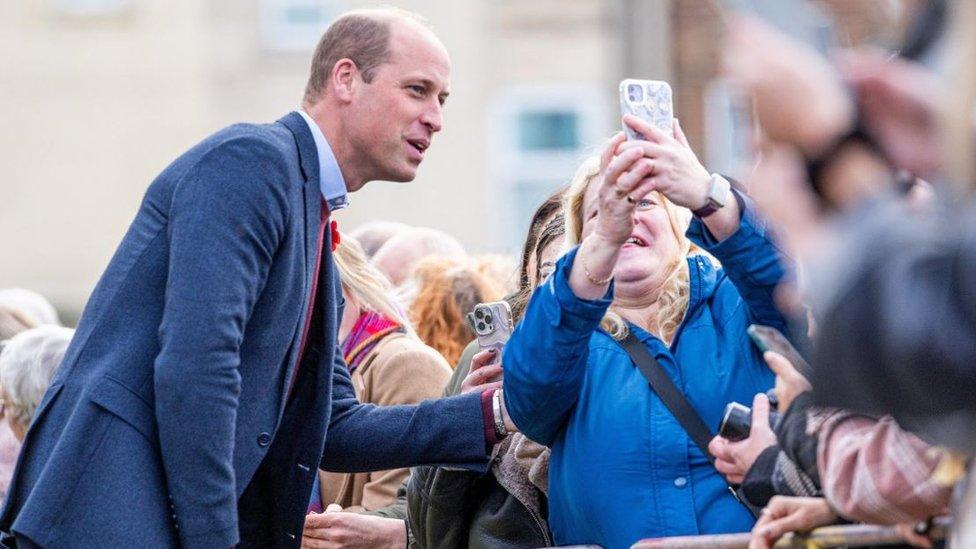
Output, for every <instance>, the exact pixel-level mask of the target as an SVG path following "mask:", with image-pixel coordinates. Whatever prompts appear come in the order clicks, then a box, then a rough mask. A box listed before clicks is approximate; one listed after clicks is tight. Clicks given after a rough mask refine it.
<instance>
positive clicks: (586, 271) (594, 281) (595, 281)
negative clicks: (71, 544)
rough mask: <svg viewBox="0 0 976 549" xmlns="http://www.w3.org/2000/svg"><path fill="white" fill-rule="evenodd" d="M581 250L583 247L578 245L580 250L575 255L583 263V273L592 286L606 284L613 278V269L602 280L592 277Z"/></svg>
mask: <svg viewBox="0 0 976 549" xmlns="http://www.w3.org/2000/svg"><path fill="white" fill-rule="evenodd" d="M582 252H583V247H582V246H580V250H579V251H578V252H576V257H578V258H579V260H580V263H582V264H583V274H585V275H586V279H587V280H589V281H590V284H592V285H594V286H606V285H607V284H609V283H610V281H611V280H613V271H610V276H608V277H607V278H606V279H604V280H599V279H596V278H593V275H591V274H590V269H589V268H587V266H586V259H585V258H584V256H583V253H582Z"/></svg>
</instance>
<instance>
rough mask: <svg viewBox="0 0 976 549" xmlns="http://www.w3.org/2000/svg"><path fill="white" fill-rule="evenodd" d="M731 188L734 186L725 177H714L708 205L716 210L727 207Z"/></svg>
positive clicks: (709, 190)
mask: <svg viewBox="0 0 976 549" xmlns="http://www.w3.org/2000/svg"><path fill="white" fill-rule="evenodd" d="M731 188H732V186H731V185H730V184H729V182H728V181H727V180H726V179H725V178H724V177H722V176H720V175H718V174H716V175H713V176H712V186H711V187H710V188H709V189H708V204H709V205H710V206H712V207H714V208H721V207H722V206H725V204H726V202H728V199H729V191H730V189H731Z"/></svg>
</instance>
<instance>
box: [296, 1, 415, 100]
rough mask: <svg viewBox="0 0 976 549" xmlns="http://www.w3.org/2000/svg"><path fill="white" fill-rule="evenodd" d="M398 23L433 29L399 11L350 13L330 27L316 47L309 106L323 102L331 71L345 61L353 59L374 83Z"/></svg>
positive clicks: (387, 57)
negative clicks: (408, 22)
mask: <svg viewBox="0 0 976 549" xmlns="http://www.w3.org/2000/svg"><path fill="white" fill-rule="evenodd" d="M397 21H412V22H414V23H416V24H419V25H421V26H423V27H425V28H430V25H429V24H428V23H427V20H426V19H424V18H423V17H421V16H420V15H417V14H415V13H412V12H409V11H406V10H402V9H398V8H380V9H369V10H356V11H351V12H348V13H346V14H344V15H342V16H340V17H339V18H338V19H336V20H335V21H334V22H333V23H332V24H331V25H329V28H328V29H327V30H326V31H325V34H323V35H322V38H321V40H319V44H318V46H316V47H315V54H314V55H313V56H312V70H311V73H310V74H309V77H308V84H306V86H305V97H304V99H303V102H304V103H305V104H310V103H314V102H316V101H318V100H319V99H321V97H322V95H323V93H324V92H325V89H326V86H327V83H328V80H329V78H330V76H331V74H332V69H333V68H334V67H335V65H336V63H338V62H339V61H340V60H342V59H350V60H352V62H353V63H355V64H356V67H357V68H358V69H359V72H360V74H361V75H362V78H363V80H364V81H365V82H367V83H369V82H372V81H373V77H374V76H375V75H376V69H378V68H379V66H380V65H382V64H383V63H386V62H387V61H389V60H390V35H391V34H392V28H393V23H394V22H397Z"/></svg>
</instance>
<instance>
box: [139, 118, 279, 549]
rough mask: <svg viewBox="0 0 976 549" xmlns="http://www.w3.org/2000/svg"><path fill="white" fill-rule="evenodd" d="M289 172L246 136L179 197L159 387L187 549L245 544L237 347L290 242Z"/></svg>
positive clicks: (225, 146) (199, 169) (156, 377)
mask: <svg viewBox="0 0 976 549" xmlns="http://www.w3.org/2000/svg"><path fill="white" fill-rule="evenodd" d="M285 170H286V168H285V164H284V160H283V159H282V158H281V156H280V154H279V153H278V152H277V151H276V150H275V149H274V148H273V147H271V146H270V145H268V144H265V143H264V142H262V141H260V140H259V139H257V138H248V137H240V138H236V139H232V140H228V141H225V142H223V143H221V144H219V145H217V146H215V147H214V148H213V149H211V150H210V151H209V152H207V153H205V154H204V156H203V157H201V158H200V160H199V161H198V162H197V164H196V165H195V166H193V167H192V168H190V169H189V170H188V171H187V173H186V175H185V176H184V177H183V179H181V180H180V182H179V183H178V184H177V185H176V187H175V189H174V191H173V195H172V202H171V204H170V208H169V220H168V227H167V233H168V234H167V236H168V237H169V273H168V280H167V285H166V293H165V303H164V308H163V317H162V320H161V323H160V328H159V345H160V350H159V354H158V355H157V357H156V360H155V362H154V372H153V381H154V389H155V396H156V398H155V411H156V421H157V423H158V425H159V443H160V451H161V454H162V459H163V466H164V469H165V473H166V481H167V485H168V487H169V492H170V496H171V498H172V502H173V506H174V510H175V513H176V517H177V519H178V522H179V524H180V530H179V535H180V541H181V542H182V544H183V545H184V546H187V547H219V546H223V547H227V546H231V545H234V544H235V543H237V541H238V531H237V507H236V499H237V498H236V495H235V478H234V467H233V452H234V433H235V427H236V425H235V424H236V416H237V406H238V397H239V395H240V386H241V377H240V372H239V371H238V366H239V365H240V345H241V341H242V339H243V337H244V328H245V325H246V323H247V319H248V318H249V317H250V314H251V310H252V309H253V307H254V304H255V302H256V300H257V298H258V295H259V293H260V291H261V288H262V287H263V285H264V283H265V280H266V279H267V276H268V270H269V268H270V265H271V262H272V257H273V256H274V254H275V250H276V248H277V247H278V243H279V242H280V241H281V239H282V238H283V235H284V231H285V224H286V220H287V209H288V206H287V202H286V199H285V196H284V192H283V189H281V188H280V187H278V185H280V184H281V182H282V181H286V180H287V175H286V173H287V172H286V171H285Z"/></svg>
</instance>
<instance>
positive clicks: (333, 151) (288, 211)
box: [0, 9, 514, 547]
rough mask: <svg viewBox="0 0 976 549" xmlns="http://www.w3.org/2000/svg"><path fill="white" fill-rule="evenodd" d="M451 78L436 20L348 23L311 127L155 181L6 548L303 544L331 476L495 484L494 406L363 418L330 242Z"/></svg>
mask: <svg viewBox="0 0 976 549" xmlns="http://www.w3.org/2000/svg"><path fill="white" fill-rule="evenodd" d="M450 73H451V64H450V60H449V58H448V55H447V52H446V51H445V49H444V46H443V45H442V44H441V43H440V41H439V40H438V39H437V37H436V36H435V35H434V34H433V32H432V31H431V30H430V29H429V28H428V26H427V25H426V24H425V23H424V21H423V20H422V19H421V18H420V17H419V16H416V15H414V14H410V13H408V12H404V11H400V10H395V9H382V10H365V11H357V12H350V13H347V14H345V15H343V16H341V17H339V18H338V19H337V20H336V21H335V22H333V23H332V24H331V25H330V26H329V28H328V29H327V30H326V32H325V34H324V35H323V37H322V39H321V41H320V42H319V45H318V46H317V47H316V50H315V53H314V56H313V60H312V67H311V73H310V76H309V80H308V84H307V87H306V91H305V95H304V98H303V100H302V110H301V111H295V112H291V113H289V114H287V115H285V116H284V117H283V118H281V119H280V120H279V121H277V122H275V123H272V124H263V125H257V124H238V125H234V126H231V127H229V128H226V129H224V130H221V131H219V132H217V133H216V134H214V135H212V136H210V137H208V138H206V139H205V140H204V141H202V142H201V143H199V144H198V145H196V146H194V147H193V148H191V149H190V150H189V151H188V152H186V153H185V154H183V155H182V156H180V157H179V158H178V159H177V160H176V161H174V162H173V163H172V164H171V165H170V166H168V167H167V168H166V169H165V170H164V171H163V172H162V173H161V174H160V175H159V177H157V179H156V180H155V181H154V182H153V183H152V184H151V185H150V187H149V189H148V191H147V193H146V196H145V198H144V200H143V203H142V205H141V207H140V209H139V212H138V213H137V214H136V217H135V220H134V221H133V224H132V226H131V228H130V229H129V231H128V232H127V233H126V235H125V237H124V238H123V240H122V243H121V244H120V246H119V248H118V250H117V251H116V253H115V255H114V257H113V259H112V260H111V262H110V263H109V265H108V268H107V270H106V272H105V273H104V275H103V276H102V278H101V280H100V281H99V283H98V285H97V287H96V288H95V290H94V292H93V294H92V297H91V299H90V300H89V302H88V304H87V305H86V307H85V311H84V313H83V315H82V318H81V321H80V323H79V325H78V331H77V334H76V336H75V338H74V339H73V341H72V344H71V345H70V346H69V348H68V350H67V352H66V355H65V360H64V362H63V363H62V366H61V368H60V369H59V370H58V373H57V374H56V376H55V378H54V380H53V382H52V385H51V388H50V389H49V390H48V392H47V394H46V395H45V398H44V400H43V401H42V403H41V405H40V406H39V407H38V409H37V414H36V416H35V419H34V423H33V425H32V427H31V429H30V431H29V432H28V434H27V437H26V439H25V440H24V450H23V452H22V454H21V456H22V457H21V459H20V461H19V463H18V467H17V470H16V472H15V473H14V478H13V481H12V482H11V487H10V491H9V493H8V496H7V503H6V506H5V507H4V511H3V514H2V516H0V530H2V531H4V532H5V533H6V534H7V536H6V540H5V541H6V543H7V544H8V545H9V544H17V545H18V546H28V547H29V546H35V545H40V546H58V547H72V546H82V547H91V546H118V547H141V546H152V547H174V546H184V547H229V546H234V545H237V544H241V545H244V546H261V547H297V546H299V544H300V543H301V539H302V529H303V526H304V522H305V515H306V511H307V508H308V502H309V498H310V495H311V490H312V484H313V482H314V479H315V478H316V476H317V471H318V469H319V468H323V469H327V470H332V471H337V472H362V471H369V470H384V469H391V468H397V467H406V466H410V465H416V464H421V463H430V464H445V465H446V464H450V465H452V466H457V467H461V468H470V469H474V470H485V468H486V467H487V461H488V455H489V451H490V448H491V446H493V445H494V444H496V443H497V442H498V441H499V440H500V435H499V430H498V429H496V427H495V425H496V423H497V422H499V421H500V422H502V423H505V417H506V416H505V411H504V410H499V411H498V413H497V414H496V413H494V410H493V409H492V406H491V402H492V398H494V393H493V392H485V393H484V394H481V395H478V394H470V395H460V396H458V397H454V398H447V399H440V400H438V401H433V402H426V403H422V404H420V405H417V406H412V405H411V406H406V405H404V406H384V407H376V406H374V405H369V404H360V403H359V402H358V401H357V400H356V395H355V390H354V387H353V385H352V382H351V381H350V378H349V372H348V369H347V368H346V365H345V364H344V363H343V361H342V353H341V351H340V349H339V348H338V342H337V330H338V328H339V324H340V319H339V311H340V308H341V303H342V295H341V286H340V282H339V279H338V273H337V272H336V268H335V265H334V261H333V258H332V254H331V249H332V246H333V244H337V242H335V238H334V235H333V232H336V231H335V228H334V226H333V230H331V231H329V230H326V229H327V228H328V227H329V225H330V223H329V218H330V216H331V213H332V212H333V211H334V210H336V209H338V208H342V207H344V206H345V205H346V204H347V203H348V196H347V195H348V193H349V192H353V191H356V190H358V189H360V188H361V187H362V186H363V185H365V184H366V183H367V182H369V181H373V180H384V181H401V182H406V181H411V180H413V179H414V178H415V176H416V172H417V168H418V167H419V165H420V163H421V162H422V161H423V158H424V156H425V152H426V150H427V148H428V147H429V146H430V144H431V138H432V136H433V135H434V134H435V133H437V132H438V131H440V129H441V114H442V108H443V105H444V102H445V100H446V99H447V96H448V94H449V92H450ZM513 428H514V427H513Z"/></svg>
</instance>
